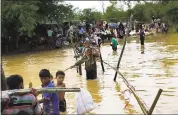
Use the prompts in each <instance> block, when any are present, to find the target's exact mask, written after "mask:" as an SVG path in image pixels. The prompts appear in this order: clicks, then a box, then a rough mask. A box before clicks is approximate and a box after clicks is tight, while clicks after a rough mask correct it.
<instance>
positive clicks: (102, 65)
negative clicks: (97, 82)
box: [99, 42, 105, 72]
mask: <svg viewBox="0 0 178 115" xmlns="http://www.w3.org/2000/svg"><path fill="white" fill-rule="evenodd" d="M101 43H102V42H100V43H99V50H100V46H101ZM100 60H101V67H102V70H103V72H105V70H104V64H103V58H102V55H101V50H100Z"/></svg>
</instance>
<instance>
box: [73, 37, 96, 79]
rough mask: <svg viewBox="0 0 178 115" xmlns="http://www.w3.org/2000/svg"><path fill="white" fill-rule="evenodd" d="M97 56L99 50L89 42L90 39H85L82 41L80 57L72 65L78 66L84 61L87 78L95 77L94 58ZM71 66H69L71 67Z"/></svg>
mask: <svg viewBox="0 0 178 115" xmlns="http://www.w3.org/2000/svg"><path fill="white" fill-rule="evenodd" d="M97 57H99V50H97V48H96V47H93V46H92V45H91V44H90V40H89V39H86V40H85V42H84V49H83V56H82V59H81V60H79V61H77V62H76V63H75V65H74V66H78V65H80V64H82V63H84V62H85V70H86V77H87V79H96V78H97V66H96V58H97ZM74 66H72V67H71V68H73V67H74Z"/></svg>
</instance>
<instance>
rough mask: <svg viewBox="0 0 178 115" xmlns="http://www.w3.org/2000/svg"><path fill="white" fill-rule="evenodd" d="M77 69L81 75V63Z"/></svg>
mask: <svg viewBox="0 0 178 115" xmlns="http://www.w3.org/2000/svg"><path fill="white" fill-rule="evenodd" d="M78 69H79V74H80V75H82V65H81V64H80V65H79V67H78Z"/></svg>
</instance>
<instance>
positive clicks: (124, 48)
mask: <svg viewBox="0 0 178 115" xmlns="http://www.w3.org/2000/svg"><path fill="white" fill-rule="evenodd" d="M126 38H127V37H125V41H124V45H123V48H122V51H121V54H120V57H119V61H118V63H117V70H118V69H119V65H120V62H121V59H122V55H123V53H124V49H125V45H126ZM116 77H117V71H116V72H115V75H114V81H116Z"/></svg>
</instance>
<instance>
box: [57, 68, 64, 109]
mask: <svg viewBox="0 0 178 115" xmlns="http://www.w3.org/2000/svg"><path fill="white" fill-rule="evenodd" d="M64 78H65V73H64V72H63V71H60V70H59V71H57V72H56V79H57V85H56V87H59V88H65V87H66V86H65V83H64ZM64 97H65V92H59V100H60V102H59V110H60V112H65V111H66V100H65V98H64Z"/></svg>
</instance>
